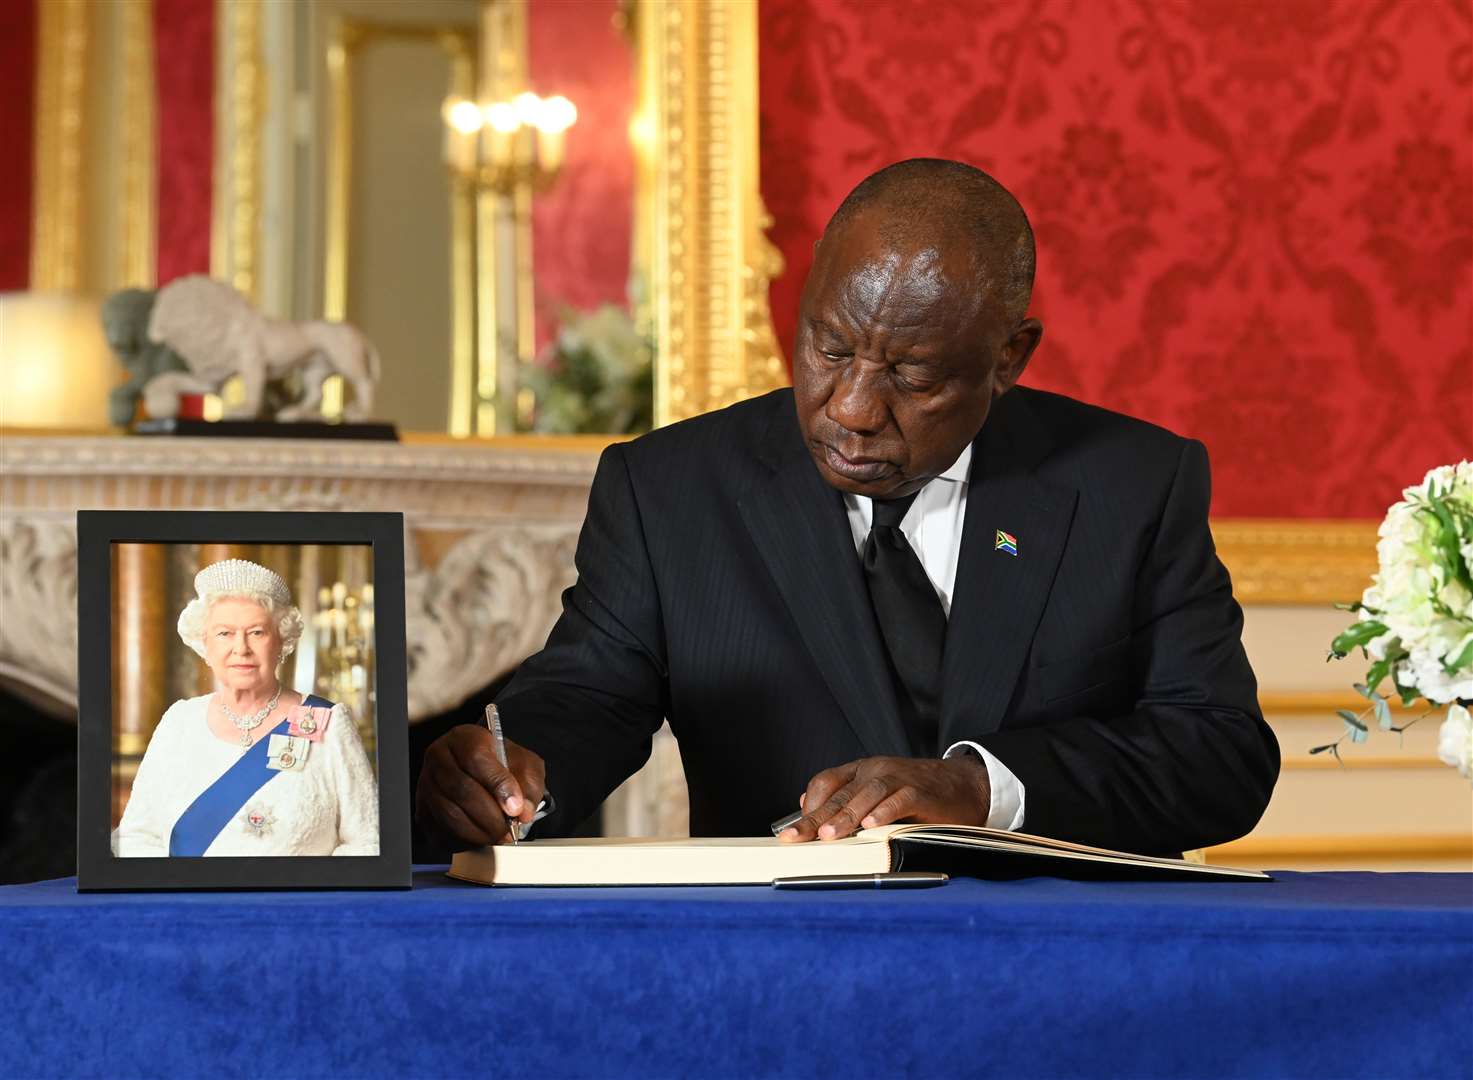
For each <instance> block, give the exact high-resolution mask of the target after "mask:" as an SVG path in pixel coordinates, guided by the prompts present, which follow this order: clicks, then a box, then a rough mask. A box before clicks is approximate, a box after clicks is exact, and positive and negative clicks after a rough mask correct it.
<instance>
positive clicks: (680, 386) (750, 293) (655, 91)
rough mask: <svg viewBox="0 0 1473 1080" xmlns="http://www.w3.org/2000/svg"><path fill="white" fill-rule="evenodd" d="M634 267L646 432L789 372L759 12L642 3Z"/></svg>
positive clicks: (704, 4) (745, 5)
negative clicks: (770, 192) (766, 183)
mask: <svg viewBox="0 0 1473 1080" xmlns="http://www.w3.org/2000/svg"><path fill="white" fill-rule="evenodd" d="M632 13H633V20H634V31H635V40H636V42H637V47H638V63H639V71H638V85H639V102H638V105H637V121H636V127H637V130H639V131H641V132H642V133H643V135H644V138H643V139H642V140H641V145H640V162H639V177H640V184H639V208H638V213H637V215H636V220H638V221H639V222H640V226H639V228H640V232H639V234H638V235H637V237H636V248H637V249H638V250H637V254H636V260H637V262H639V263H640V265H641V266H642V267H643V268H644V272H645V276H646V280H647V281H648V283H649V292H650V297H649V305H650V311H649V321H650V326H651V330H652V331H653V335H654V339H655V343H656V355H657V356H658V360H657V364H656V375H655V423H656V424H668V423H671V422H673V421H676V420H681V419H684V418H686V417H688V416H696V415H698V414H700V413H703V412H708V411H710V410H712V409H719V408H721V407H723V406H725V405H730V404H732V403H733V402H736V401H740V400H741V399H743V398H746V397H752V396H754V395H757V394H762V393H766V392H767V391H768V390H772V389H775V388H776V387H779V386H782V385H784V384H785V383H786V382H787V381H788V380H787V373H786V371H785V369H784V366H783V362H782V357H781V355H780V354H779V352H778V347H777V341H776V338H775V337H774V335H773V332H772V319H771V315H770V313H769V310H768V303H767V287H768V283H769V282H770V281H771V280H772V278H774V277H775V276H777V275H778V274H779V273H781V272H782V256H781V255H779V254H778V252H777V249H776V248H774V247H773V246H772V244H771V242H770V241H769V240H768V239H767V237H766V235H765V229H766V228H767V226H768V225H770V224H771V218H770V217H768V214H767V211H766V209H765V208H764V207H763V205H762V196H761V193H760V189H759V172H758V154H757V5H756V4H754V3H751V2H750V0H701V2H699V3H691V2H688V0H642V2H640V3H637V4H636V5H635V6H634V7H633V8H632Z"/></svg>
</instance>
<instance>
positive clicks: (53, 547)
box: [0, 434, 602, 720]
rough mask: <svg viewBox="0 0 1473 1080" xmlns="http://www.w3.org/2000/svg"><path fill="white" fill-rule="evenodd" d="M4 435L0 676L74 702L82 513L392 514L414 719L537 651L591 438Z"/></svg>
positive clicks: (566, 581)
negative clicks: (396, 522) (401, 520)
mask: <svg viewBox="0 0 1473 1080" xmlns="http://www.w3.org/2000/svg"><path fill="white" fill-rule="evenodd" d="M535 444H536V440H503V441H499V442H496V441H488V442H481V443H474V444H471V443H456V444H449V443H420V444H415V443H409V444H392V443H352V442H345V441H344V442H338V441H306V440H288V439H279V440H278V439H260V440H226V439H143V438H122V437H102V436H99V437H66V436H55V437H47V436H15V435H8V434H7V435H6V436H5V437H4V438H3V439H0V675H4V676H6V677H8V678H10V679H14V680H17V681H19V682H22V683H24V684H26V685H29V686H32V687H34V688H35V689H37V690H39V691H41V692H42V693H44V694H46V695H47V696H49V697H51V698H54V699H56V700H57V701H59V702H61V703H63V704H73V703H75V701H76V692H77V675H76V634H77V627H76V617H77V616H76V525H75V520H76V518H75V515H76V512H77V511H78V510H81V509H92V510H142V509H158V510H166V509H172V510H226V509H229V510H391V511H402V512H403V513H404V517H405V530H406V534H407V535H406V537H405V604H406V613H407V627H406V630H407V633H408V659H409V715H410V719H411V720H416V719H420V718H423V717H425V716H430V715H433V714H435V713H437V712H442V711H444V710H446V709H449V708H452V707H454V706H455V705H457V704H459V703H460V702H461V701H463V700H464V699H465V697H466V696H467V695H468V694H470V693H471V692H472V691H474V690H476V689H478V688H479V687H481V686H484V685H485V684H486V683H487V682H490V681H491V680H492V679H494V678H495V677H496V676H497V675H499V674H501V673H503V672H504V671H506V670H507V669H509V668H510V667H511V666H513V665H514V664H516V663H518V662H519V661H520V660H521V659H522V658H523V657H525V656H527V655H529V654H530V653H532V652H534V651H535V650H536V649H537V648H538V647H540V645H541V644H542V641H543V640H544V639H545V638H546V636H547V633H548V631H549V630H550V629H551V628H552V624H553V622H554V621H555V620H556V618H557V613H558V611H559V597H560V594H561V592H562V590H563V589H564V588H566V587H567V586H568V585H570V584H571V583H572V580H573V547H574V544H575V543H576V541H577V535H578V529H579V527H580V526H581V524H582V521H583V514H584V510H585V509H586V507H587V502H588V487H589V484H590V483H591V482H592V479H593V470H594V466H595V464H596V462H597V457H598V452H599V450H600V448H601V445H602V443H601V442H600V441H598V440H589V441H587V442H580V443H575V444H572V445H569V444H568V443H560V444H558V445H556V446H553V447H546V448H544V447H541V446H536V445H535Z"/></svg>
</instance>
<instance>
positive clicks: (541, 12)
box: [527, 0, 634, 349]
mask: <svg viewBox="0 0 1473 1080" xmlns="http://www.w3.org/2000/svg"><path fill="white" fill-rule="evenodd" d="M619 6H620V5H619V0H532V3H531V4H529V5H528V16H527V18H528V24H527V66H528V70H529V71H530V72H531V82H532V89H533V90H534V91H535V92H537V93H539V94H541V95H543V96H544V97H551V96H552V95H554V94H562V95H563V96H565V97H567V98H569V99H571V100H572V102H573V104H574V105H576V106H577V107H578V122H577V124H575V125H574V126H573V128H572V129H571V130H570V131H569V132H568V141H567V147H568V156H567V163H566V165H565V166H564V167H563V171H562V174H561V175H560V176H559V177H558V181H557V184H556V185H555V186H554V187H553V188H552V189H551V190H549V191H547V192H544V193H542V194H540V195H538V196H537V197H536V199H535V200H534V203H533V208H532V252H533V262H534V266H535V271H534V277H535V279H536V287H535V292H536V300H537V345H538V348H539V349H540V348H541V347H542V346H544V345H546V344H547V342H548V341H549V340H550V339H551V337H552V335H553V334H554V333H555V332H556V330H557V325H558V322H559V319H558V315H559V313H560V312H561V311H562V309H563V308H565V307H573V308H579V309H591V308H596V307H598V306H599V305H600V304H604V303H613V304H619V305H624V304H625V302H626V294H627V287H628V281H629V256H630V243H631V235H632V231H633V226H634V153H633V150H632V149H631V147H630V144H629V119H630V116H631V114H632V112H633V106H634V53H633V50H632V48H631V47H630V44H629V42H628V40H626V38H625V36H624V34H623V33H622V32H621V31H620V30H619V29H618V28H617V27H616V26H615V23H614V17H615V15H616V13H617V12H618V10H619Z"/></svg>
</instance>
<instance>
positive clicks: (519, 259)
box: [475, 0, 537, 436]
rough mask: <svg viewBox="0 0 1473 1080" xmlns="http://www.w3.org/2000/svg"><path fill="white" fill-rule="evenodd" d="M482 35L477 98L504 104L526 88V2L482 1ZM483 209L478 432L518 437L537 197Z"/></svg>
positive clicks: (496, 195)
mask: <svg viewBox="0 0 1473 1080" xmlns="http://www.w3.org/2000/svg"><path fill="white" fill-rule="evenodd" d="M480 29H481V52H480V56H481V71H480V77H479V80H478V83H477V87H476V94H475V96H476V98H477V99H479V100H481V101H499V100H504V99H507V98H510V97H512V96H513V95H515V94H517V93H520V92H521V91H523V90H525V89H527V86H528V75H527V0H481V28H480ZM476 206H477V210H476V213H477V234H476V235H477V247H476V261H477V269H476V278H477V282H478V285H477V290H478V291H477V295H478V297H479V303H478V305H477V309H476V320H477V326H478V328H479V337H478V349H479V351H478V353H477V376H476V396H477V401H476V405H475V431H476V434H478V435H483V436H486V435H495V434H496V433H497V432H511V431H515V430H516V419H517V411H516V410H517V405H516V398H517V391H518V382H519V379H520V371H521V367H522V366H523V365H524V364H529V363H531V361H532V357H533V354H534V352H535V351H536V330H537V328H536V279H535V276H534V272H533V266H534V264H533V251H532V192H531V190H530V189H528V188H526V187H524V186H522V185H519V186H518V188H517V190H516V191H515V192H513V193H510V194H503V193H501V192H498V191H496V190H494V189H490V188H487V189H483V190H482V191H481V192H480V194H479V197H478V201H477V204H476ZM508 252H510V255H508Z"/></svg>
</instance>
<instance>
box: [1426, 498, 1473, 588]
mask: <svg viewBox="0 0 1473 1080" xmlns="http://www.w3.org/2000/svg"><path fill="white" fill-rule="evenodd" d="M1430 506H1431V510H1432V512H1433V513H1434V514H1435V515H1437V521H1438V523H1439V524H1440V525H1441V526H1442V528H1440V529H1438V530H1437V533H1436V536H1435V539H1434V541H1433V542H1434V543H1435V544H1436V545H1437V547H1439V548H1440V549H1441V551H1442V563H1443V565H1444V566H1446V567H1447V569H1448V572H1449V573H1450V574H1451V575H1452V576H1453V577H1454V578H1456V579H1457V580H1458V581H1461V582H1462V583H1463V586H1464V587H1465V588H1468V589H1473V581H1470V580H1469V575H1468V568H1467V567H1466V566H1464V565H1463V559H1462V554H1461V552H1459V551H1458V526H1457V522H1455V521H1453V515H1452V512H1451V511H1450V510H1448V508H1447V503H1445V502H1443V501H1442V499H1440V498H1433V499H1431V500H1430Z"/></svg>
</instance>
